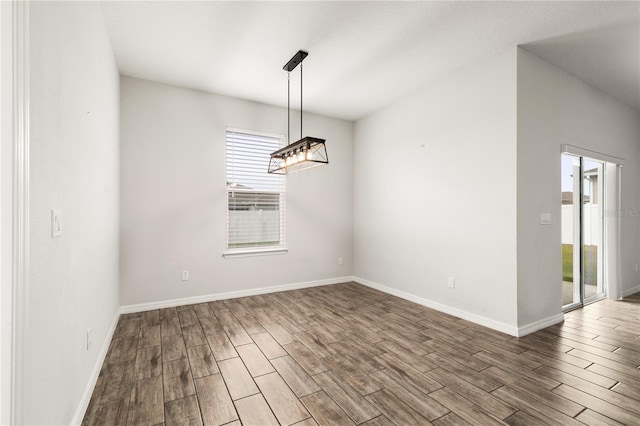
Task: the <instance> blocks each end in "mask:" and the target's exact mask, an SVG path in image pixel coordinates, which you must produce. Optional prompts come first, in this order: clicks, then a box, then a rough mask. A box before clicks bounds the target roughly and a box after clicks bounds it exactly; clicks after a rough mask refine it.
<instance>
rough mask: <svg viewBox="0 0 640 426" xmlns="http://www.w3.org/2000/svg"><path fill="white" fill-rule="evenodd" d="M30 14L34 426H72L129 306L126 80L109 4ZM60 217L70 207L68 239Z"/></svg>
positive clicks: (28, 373)
mask: <svg viewBox="0 0 640 426" xmlns="http://www.w3.org/2000/svg"><path fill="white" fill-rule="evenodd" d="M30 9H31V10H30V17H31V19H30V28H31V32H30V38H31V43H30V49H31V57H30V61H31V63H30V66H31V69H30V72H31V75H30V90H31V96H30V108H31V112H30V120H31V128H30V131H31V152H30V155H31V176H30V179H31V182H30V191H31V192H30V193H31V198H30V209H31V210H30V224H29V225H30V247H31V249H30V288H29V301H28V312H29V316H28V321H29V323H28V327H27V329H26V331H25V336H26V339H27V341H26V347H25V368H24V374H25V394H24V422H25V423H26V424H69V423H70V422H71V420H72V418H73V416H74V412H75V411H76V409H77V408H78V403H79V401H80V400H81V396H82V394H83V391H84V390H85V386H86V385H87V383H88V382H89V377H90V375H91V371H92V369H93V367H94V364H95V362H96V360H97V358H98V352H99V351H100V349H101V345H102V343H103V341H104V340H105V338H106V336H107V333H108V330H109V328H110V327H111V325H112V323H113V320H114V318H115V315H116V312H117V309H118V306H119V303H118V299H119V295H118V292H119V288H118V217H119V216H118V211H119V198H118V161H119V151H118V126H119V124H118V120H119V115H118V110H119V88H118V84H119V83H118V82H119V75H118V71H117V67H116V64H115V60H114V57H113V53H112V49H111V45H110V41H109V39H108V36H107V32H106V28H105V24H104V21H103V16H102V11H101V7H100V4H99V3H95V2H82V3H67V2H54V3H48V2H32V3H31V8H30ZM52 208H59V209H61V210H62V225H63V233H62V236H60V237H58V238H51V230H50V210H51V209H52ZM88 328H91V329H92V330H93V342H94V343H93V347H92V348H91V349H90V350H89V351H86V349H85V348H84V335H85V331H86V329H88Z"/></svg>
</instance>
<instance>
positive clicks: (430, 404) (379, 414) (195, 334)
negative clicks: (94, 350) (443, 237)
mask: <svg viewBox="0 0 640 426" xmlns="http://www.w3.org/2000/svg"><path fill="white" fill-rule="evenodd" d="M565 318H566V319H565V321H564V323H562V324H558V325H554V326H552V327H549V328H546V329H544V330H541V331H538V332H536V333H533V334H531V335H528V336H525V337H522V338H513V337H511V336H508V335H505V334H502V333H499V332H497V331H493V330H490V329H487V328H484V327H481V326H479V325H476V324H473V323H470V322H468V321H465V320H462V319H459V318H456V317H453V316H450V315H447V314H444V313H441V312H438V311H434V310H431V309H428V308H426V307H424V306H420V305H417V304H414V303H411V302H408V301H405V300H402V299H399V298H396V297H393V296H389V295H387V294H384V293H381V292H378V291H375V290H372V289H369V288H367V287H364V286H361V285H358V284H355V283H346V284H338V285H331V286H324V287H315V288H309V289H304V290H294V291H288V292H282V293H274V294H266V295H260V296H252V297H245V298H240V299H232V300H225V301H216V302H210V303H202V304H198V305H188V306H180V307H177V308H170V309H162V310H156V311H149V312H143V313H138V314H128V315H123V316H122V317H121V318H120V321H119V323H118V326H117V328H116V331H115V333H114V337H113V340H112V342H111V345H110V348H109V352H108V354H107V357H106V359H105V362H104V365H103V367H102V370H101V372H100V376H99V378H98V382H97V384H96V387H95V389H94V392H93V395H92V398H91V402H90V404H89V408H88V410H87V413H86V415H85V418H84V421H83V425H151V426H154V425H159V424H164V425H167V426H168V425H244V426H253V425H260V426H262V425H271V424H273V425H278V424H280V425H299V426H304V425H356V424H363V425H394V424H395V425H398V426H400V425H420V424H425V425H428V424H435V425H468V424H473V425H492V424H510V425H579V424H588V425H601V424H611V425H619V424H626V425H632V424H635V425H637V424H640V369H639V367H640V294H636V295H634V296H631V297H629V298H627V299H624V300H622V301H611V300H603V301H600V302H597V303H594V304H591V305H588V306H586V307H585V308H583V309H579V310H575V311H573V312H570V313H568V314H567V315H566V316H565Z"/></svg>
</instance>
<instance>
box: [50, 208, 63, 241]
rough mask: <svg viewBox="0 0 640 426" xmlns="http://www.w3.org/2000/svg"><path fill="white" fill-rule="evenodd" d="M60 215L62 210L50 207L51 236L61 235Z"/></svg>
mask: <svg viewBox="0 0 640 426" xmlns="http://www.w3.org/2000/svg"><path fill="white" fill-rule="evenodd" d="M61 215H62V211H61V210H60V209H51V238H55V237H59V236H60V235H62V222H61V220H60V216H61Z"/></svg>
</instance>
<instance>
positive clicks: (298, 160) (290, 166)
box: [268, 136, 329, 175]
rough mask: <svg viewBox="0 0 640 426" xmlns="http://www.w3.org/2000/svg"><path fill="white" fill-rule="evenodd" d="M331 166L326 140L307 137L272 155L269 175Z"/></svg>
mask: <svg viewBox="0 0 640 426" xmlns="http://www.w3.org/2000/svg"><path fill="white" fill-rule="evenodd" d="M323 164H329V157H328V156H327V148H326V146H325V140H324V139H319V138H312V137H310V136H307V137H305V138H303V139H300V140H299V141H297V142H294V143H292V144H290V145H287V146H285V147H284V148H281V149H279V150H277V151H275V152H274V153H272V154H271V159H270V160H269V170H268V171H269V173H275V174H281V175H286V174H288V173H293V172H297V171H300V170H305V169H310V168H312V167H316V166H321V165H323Z"/></svg>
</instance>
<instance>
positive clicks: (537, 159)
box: [518, 49, 640, 325]
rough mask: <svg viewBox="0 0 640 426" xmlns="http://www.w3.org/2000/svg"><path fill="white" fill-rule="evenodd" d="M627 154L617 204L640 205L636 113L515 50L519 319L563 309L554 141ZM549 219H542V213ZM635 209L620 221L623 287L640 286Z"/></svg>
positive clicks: (639, 141) (639, 136)
mask: <svg viewBox="0 0 640 426" xmlns="http://www.w3.org/2000/svg"><path fill="white" fill-rule="evenodd" d="M561 144H571V145H575V146H578V147H581V148H586V149H589V150H592V151H598V152H601V153H604V154H609V155H612V156H616V157H622V158H625V159H626V161H625V167H624V169H623V171H622V194H621V195H622V209H623V210H635V209H638V204H639V201H638V190H637V188H638V182H640V176H639V174H638V158H639V149H640V113H639V112H638V111H637V110H634V109H633V108H631V107H628V106H626V105H624V104H622V103H620V102H618V101H616V100H615V99H613V98H611V97H610V96H608V95H606V94H604V93H602V92H600V91H599V90H596V89H595V88H593V87H591V86H589V85H588V84H586V83H584V82H582V81H581V80H578V79H576V78H575V77H573V76H571V75H569V74H567V73H566V72H564V71H562V70H560V69H559V68H556V67H554V66H553V65H551V64H549V63H548V62H545V61H543V60H542V59H540V58H538V57H537V56H534V55H532V54H531V53H529V52H527V51H526V50H524V49H518V323H519V324H521V325H523V324H529V323H531V322H534V321H538V320H541V319H543V318H548V317H550V316H553V315H557V314H559V313H560V312H561V287H560V285H559V281H560V277H561V274H562V272H561V271H562V265H561V252H560V243H561V230H560V226H561V220H560V218H561V213H560V212H561V208H560V145H561ZM542 212H550V213H551V214H552V224H551V225H547V226H541V225H539V223H540V213H542ZM638 221H639V218H638V217H637V216H635V217H633V216H623V217H622V222H621V227H622V230H621V234H622V242H621V264H622V271H621V272H622V290H623V291H625V290H629V289H632V288H634V287H636V286H638V273H637V272H636V269H635V268H636V263H637V262H638V257H639V253H638V251H639V246H638V234H639V232H640V231H639V226H638Z"/></svg>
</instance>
